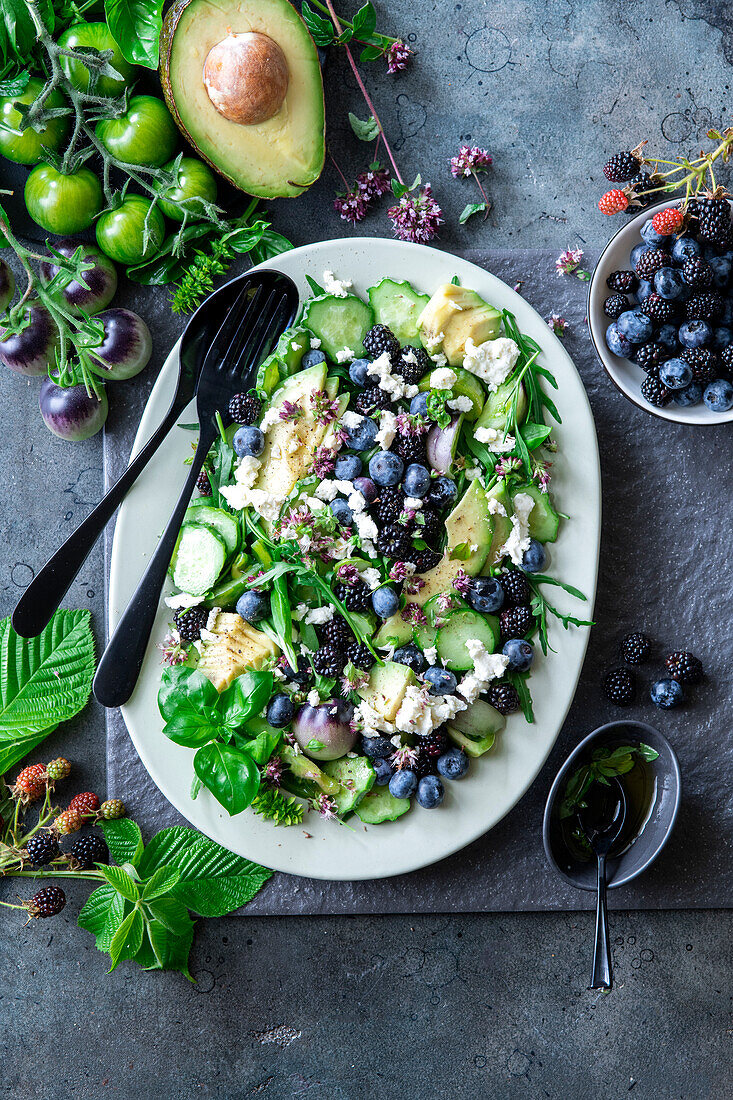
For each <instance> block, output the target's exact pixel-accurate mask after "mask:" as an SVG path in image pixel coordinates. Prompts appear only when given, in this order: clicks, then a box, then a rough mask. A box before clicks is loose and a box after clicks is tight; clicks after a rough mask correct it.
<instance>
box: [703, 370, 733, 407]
mask: <svg viewBox="0 0 733 1100" xmlns="http://www.w3.org/2000/svg"><path fill="white" fill-rule="evenodd" d="M702 399H703V401H704V402H705V404H706V405H707V407H708V408H709V409H710V410H711V411H712V412H716V413H722V412H728V409H731V408H733V386H731V384H730V382H726V380H725V379H724V378H716V379H715V381H714V382H711V383H710V385H709V386H707V387H706V388H705V393H704V394H703V395H702Z"/></svg>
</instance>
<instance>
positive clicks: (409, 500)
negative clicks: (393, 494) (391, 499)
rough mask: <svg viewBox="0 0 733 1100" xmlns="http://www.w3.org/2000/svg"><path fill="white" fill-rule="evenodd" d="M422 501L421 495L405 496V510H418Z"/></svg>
mask: <svg viewBox="0 0 733 1100" xmlns="http://www.w3.org/2000/svg"><path fill="white" fill-rule="evenodd" d="M424 503H425V502H424V501H423V499H422V497H405V510H406V511H408V512H419V511H420V509H421V508H422V506H423V504H424Z"/></svg>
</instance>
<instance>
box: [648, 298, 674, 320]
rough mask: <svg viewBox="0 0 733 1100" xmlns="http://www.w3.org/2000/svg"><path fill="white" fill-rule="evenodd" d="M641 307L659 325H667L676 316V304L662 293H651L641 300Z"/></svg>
mask: <svg viewBox="0 0 733 1100" xmlns="http://www.w3.org/2000/svg"><path fill="white" fill-rule="evenodd" d="M639 309H640V310H641V312H642V313H645V314H646V315H647V317H649V318H650V319H651V320H652V321H654V322H655V324H657V325H666V324H667V322H668V321H671V320H672V318H673V317H674V304H673V303H672V302H670V300H669V298H663V297H662V295H661V294H650V295H649V297H648V298H645V299H644V301H643V302H639Z"/></svg>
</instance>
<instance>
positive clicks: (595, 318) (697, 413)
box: [588, 199, 733, 427]
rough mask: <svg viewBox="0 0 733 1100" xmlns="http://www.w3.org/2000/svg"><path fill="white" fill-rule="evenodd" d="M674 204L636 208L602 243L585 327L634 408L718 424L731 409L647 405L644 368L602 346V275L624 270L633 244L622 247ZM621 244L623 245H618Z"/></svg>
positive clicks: (608, 371)
mask: <svg viewBox="0 0 733 1100" xmlns="http://www.w3.org/2000/svg"><path fill="white" fill-rule="evenodd" d="M673 205H675V204H674V202H673V201H672V200H671V199H667V200H665V201H664V202H659V203H655V205H654V206H649V207H647V208H646V209H645V210H642V211H640V212H639V213H638V214H637V215H636V216H635V217H634V218H631V220H630V221H627V222H626V223H625V224H624V225H622V226H621V228H620V229H618V230H617V231H616V232H615V233H614V235H613V236H612V237H611V239H610V240H609V242H608V244H607V245H606V247H605V248H604V249H603V252H601V254H600V256H599V257H598V262H597V263H596V266H595V268H594V269H593V274H592V276H591V279H590V282H589V284H588V331H589V332H590V338H591V342H592V343H593V347H594V349H595V352H596V355H597V356H598V358H599V360H600V362H601V365H602V366H603V368H604V370H605V371H606V374H607V375H608V377H609V378H610V379H611V381H612V382H613V384H614V386H615V387H616V389H617V390H619V392H620V393H622V394H623V395H624V397H625V398H627V400H629V401H631V403H632V404H633V405H636V406H637V408H639V409H643V411H644V412H646V413H651V415H652V416H657V417H659V419H660V420H671V421H673V422H674V423H676V424H695V425H698V426H701V427H716V426H717V425H718V424H727V423H729V422H730V421H731V420H733V409H729V410H728V412H724V413H715V412H712V411H711V410H710V409H708V407H707V405H702V404H700V405H692V406H690V407H689V408H686V409H685V408H681V407H680V406H679V405H674V404H669V405H665V406H664V408H661V409H658V408H656V406H654V405H650V404H649V402H648V401H645V400H644V398H643V397H642V396H641V391H640V386H641V382H642V380H643V379H644V377H645V376H644V372H643V370H642V369H641V367H639V366H637V365H636V363H632V362H631V360H629V359H622V358H621V356H619V355H614V353H613V352H612V351H611V350H610V349H609V348H608V347H606V340H605V333H606V328H607V327H608V325H610V323H611V322H610V321H609V319H608V317H606V315H605V314H604V312H603V302H604V301H605V299H606V298H607V297H608V295H609V294H610V293H611V292H610V290H609V289H608V287H607V286H606V279H607V277H608V275H609V274H610V273H611V271H616V270H619V269H620V270H625V269H626V268H627V267H628V262H629V252H630V251H631V248H632V247H633V245H629V246H628V247H626V243H625V242H627V241H628V240H629V239H630V238H632V237H636V238H637V240H636V241H635V243H636V244H638V243H640V242H641V237H640V236H639V231H640V229H641V227H642V225H643V224H644V222H645V221H647V220H648V219H649V218H651V217H653V216H654V214H656V212H657V210H664V209H665V208H666V207H668V206H673ZM622 245H623V248H622ZM611 255H622V256H623V261H622V262H613V263H612V262H610V260H609V257H610V256H611Z"/></svg>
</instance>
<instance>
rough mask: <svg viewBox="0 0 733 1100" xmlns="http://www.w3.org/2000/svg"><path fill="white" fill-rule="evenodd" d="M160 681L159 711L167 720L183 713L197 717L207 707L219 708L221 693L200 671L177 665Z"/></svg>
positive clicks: (168, 669)
mask: <svg viewBox="0 0 733 1100" xmlns="http://www.w3.org/2000/svg"><path fill="white" fill-rule="evenodd" d="M160 680H161V682H160V688H159V690H158V709H159V710H160V713H161V715H162V716H163V718H165V719H166V720H169V719H171V718H173V717H174V716H176V715H179V714H181V713H183V714H189V715H191V716H193V717H195V716H196V715H198V714H200V713H201V711H203V709H204V708H205V707H217V706H218V703H219V693H218V692H217V690H216V688H215V687H214V685H213V684H212V683H211V681H210V680H207V678H206V677H205V676H204V674H203V672H199V671H198V669H195V668H187V667H186V666H185V665H176V666H175V667H174V668H166V669H165V670H164V671H163V675H162V676H161V678H160Z"/></svg>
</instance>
